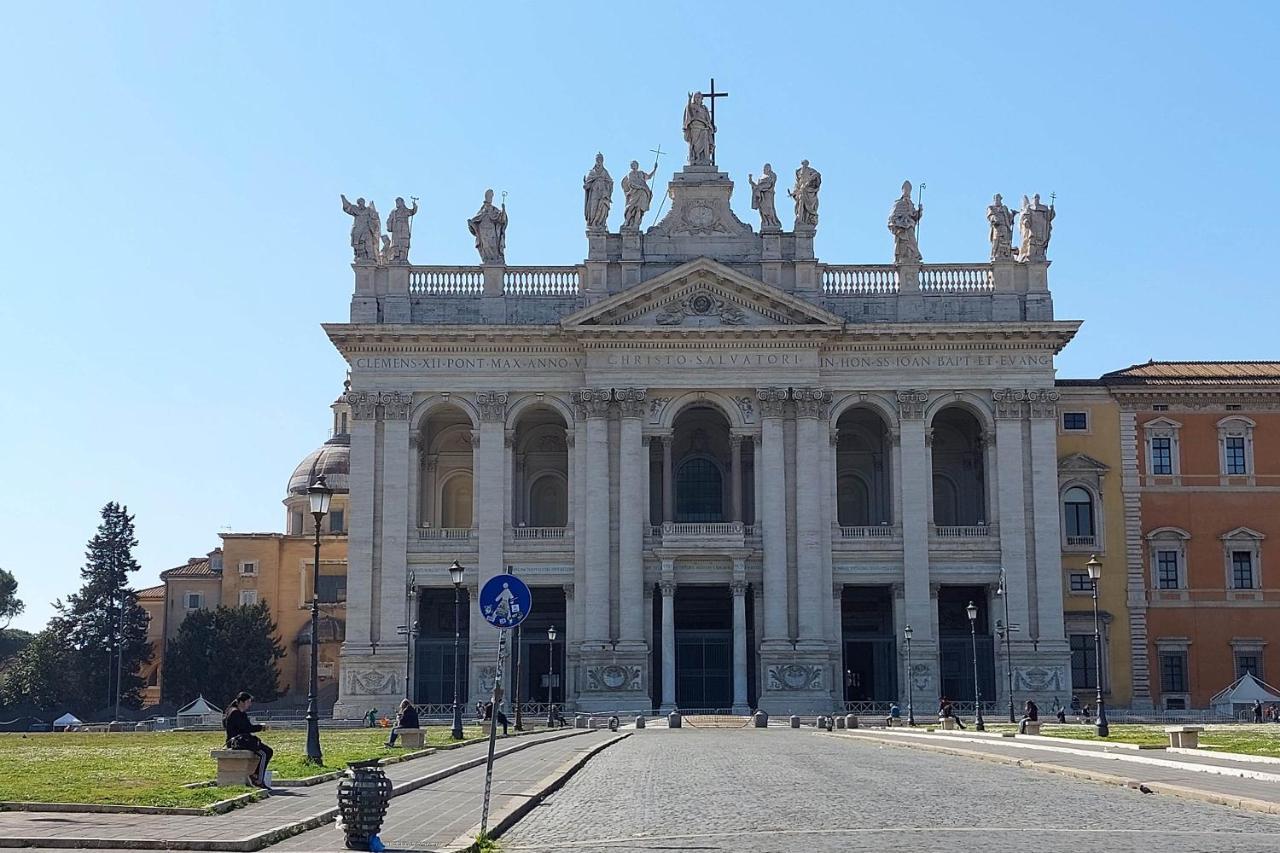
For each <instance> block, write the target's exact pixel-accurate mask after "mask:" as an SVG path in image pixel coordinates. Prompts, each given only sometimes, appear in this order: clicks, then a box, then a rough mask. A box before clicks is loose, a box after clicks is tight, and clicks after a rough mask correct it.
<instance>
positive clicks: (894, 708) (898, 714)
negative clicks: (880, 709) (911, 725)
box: [884, 702, 902, 727]
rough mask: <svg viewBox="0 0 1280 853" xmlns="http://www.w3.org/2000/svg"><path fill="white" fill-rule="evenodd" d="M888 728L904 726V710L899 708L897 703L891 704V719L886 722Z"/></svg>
mask: <svg viewBox="0 0 1280 853" xmlns="http://www.w3.org/2000/svg"><path fill="white" fill-rule="evenodd" d="M884 724H885V725H886V726H890V727H892V726H897V725H901V724H902V709H901V708H899V707H898V703H897V702H890V703H889V718H888V719H886V720H885V721H884Z"/></svg>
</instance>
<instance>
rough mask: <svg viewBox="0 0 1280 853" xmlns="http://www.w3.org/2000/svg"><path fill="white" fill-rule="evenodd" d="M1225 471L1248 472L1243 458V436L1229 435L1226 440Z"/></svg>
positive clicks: (1232, 473)
mask: <svg viewBox="0 0 1280 853" xmlns="http://www.w3.org/2000/svg"><path fill="white" fill-rule="evenodd" d="M1225 452H1226V460H1225V461H1226V473H1227V474H1231V475H1234V474H1248V473H1249V469H1248V466H1247V465H1246V464H1245V460H1244V438H1243V437H1242V436H1238V435H1233V436H1229V437H1228V438H1227V440H1226V447H1225Z"/></svg>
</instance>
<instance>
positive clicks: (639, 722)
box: [636, 716, 644, 729]
mask: <svg viewBox="0 0 1280 853" xmlns="http://www.w3.org/2000/svg"><path fill="white" fill-rule="evenodd" d="M636 728H637V729H643V728H644V717H642V716H641V717H636Z"/></svg>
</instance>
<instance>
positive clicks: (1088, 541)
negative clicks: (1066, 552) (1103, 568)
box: [1067, 536, 1097, 545]
mask: <svg viewBox="0 0 1280 853" xmlns="http://www.w3.org/2000/svg"><path fill="white" fill-rule="evenodd" d="M1096 538H1097V537H1094V536H1068V537H1067V544H1068V545H1093V544H1095V540H1096Z"/></svg>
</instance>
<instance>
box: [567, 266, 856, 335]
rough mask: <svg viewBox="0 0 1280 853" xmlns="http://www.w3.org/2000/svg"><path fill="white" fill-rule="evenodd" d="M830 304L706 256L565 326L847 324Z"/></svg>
mask: <svg viewBox="0 0 1280 853" xmlns="http://www.w3.org/2000/svg"><path fill="white" fill-rule="evenodd" d="M843 325H844V321H843V320H842V319H841V318H840V317H838V316H836V315H834V314H832V313H830V312H829V311H827V310H826V309H824V308H822V307H820V306H818V305H814V304H812V303H809V302H806V301H805V300H803V299H800V298H799V297H796V296H793V295H791V294H789V293H786V292H785V291H782V290H779V289H778V288H776V287H773V286H771V285H768V284H765V283H764V282H762V281H757V280H756V279H753V278H751V277H750V276H746V275H743V274H742V273H739V272H737V271H736V270H733V269H731V268H729V267H727V266H724V265H723V264H719V263H716V262H715V261H711V260H709V259H706V258H700V259H698V260H696V261H690V262H689V263H687V264H683V265H681V266H680V267H677V268H676V269H674V270H671V271H670V272H667V273H664V274H663V275H661V276H658V277H657V278H654V279H650V280H649V281H646V282H642V283H641V284H638V285H635V286H634V287H631V288H628V289H627V290H624V291H623V292H621V293H617V294H614V295H613V296H611V297H609V298H607V299H604V300H601V301H600V302H597V303H596V304H594V305H591V306H588V307H587V308H584V309H583V310H581V311H579V312H577V313H576V314H573V315H572V316H570V317H566V318H565V320H564V321H563V326H564V327H565V328H574V327H600V326H650V327H653V326H667V327H672V326H684V327H694V328H703V327H716V326H731V327H733V326H810V327H814V326H816V327H823V328H836V329H839V328H841V327H843Z"/></svg>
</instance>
